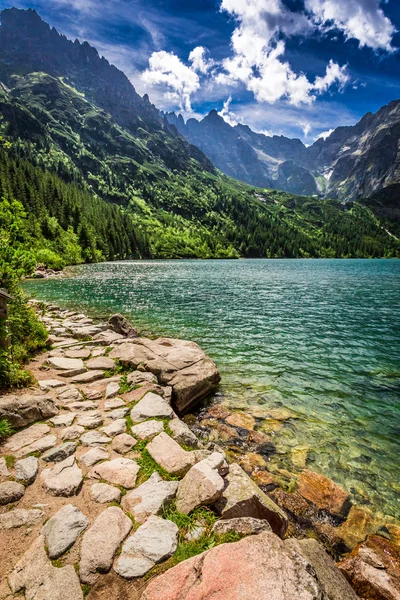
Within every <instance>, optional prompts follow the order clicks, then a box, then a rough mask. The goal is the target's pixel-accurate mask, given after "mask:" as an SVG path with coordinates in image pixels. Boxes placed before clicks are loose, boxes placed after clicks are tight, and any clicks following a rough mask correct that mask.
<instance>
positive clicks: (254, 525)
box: [211, 517, 272, 535]
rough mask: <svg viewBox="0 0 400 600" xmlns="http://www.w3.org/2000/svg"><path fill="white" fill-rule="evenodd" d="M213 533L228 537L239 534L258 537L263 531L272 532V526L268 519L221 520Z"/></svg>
mask: <svg viewBox="0 0 400 600" xmlns="http://www.w3.org/2000/svg"><path fill="white" fill-rule="evenodd" d="M211 531H212V533H215V534H216V535H226V534H227V533H239V534H240V535H257V534H259V533H262V532H263V531H272V529H271V525H270V524H269V523H268V521H267V520H266V519H254V518H253V517H238V518H237V519H220V520H219V521H217V522H216V523H214V525H213V528H212V530H211Z"/></svg>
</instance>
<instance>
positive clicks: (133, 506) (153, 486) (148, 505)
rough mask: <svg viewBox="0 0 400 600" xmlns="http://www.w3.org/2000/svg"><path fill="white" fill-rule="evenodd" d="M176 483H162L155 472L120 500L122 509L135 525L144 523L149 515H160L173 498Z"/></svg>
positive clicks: (176, 486) (176, 487)
mask: <svg viewBox="0 0 400 600" xmlns="http://www.w3.org/2000/svg"><path fill="white" fill-rule="evenodd" d="M177 489H178V482H177V481H164V480H163V479H162V478H161V476H160V475H159V474H158V473H157V472H155V473H153V474H152V475H151V476H150V477H149V479H148V480H147V481H145V482H144V483H142V485H140V486H139V487H138V488H137V489H135V490H133V491H132V492H129V493H128V494H126V495H125V496H124V497H123V498H122V507H123V508H124V509H125V510H126V511H127V512H130V513H131V514H132V515H133V517H134V519H135V521H136V522H137V523H144V522H145V521H146V520H147V519H148V518H149V517H151V515H161V514H162V512H163V507H165V508H168V506H169V505H170V504H171V502H172V500H173V499H174V498H175V495H176V492H177Z"/></svg>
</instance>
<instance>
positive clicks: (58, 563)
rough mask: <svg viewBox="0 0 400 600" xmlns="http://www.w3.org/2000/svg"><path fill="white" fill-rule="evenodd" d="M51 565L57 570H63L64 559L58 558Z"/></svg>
mask: <svg viewBox="0 0 400 600" xmlns="http://www.w3.org/2000/svg"><path fill="white" fill-rule="evenodd" d="M51 564H52V565H53V567H57V569H61V568H62V567H63V566H64V563H63V560H62V558H56V560H52V561H51Z"/></svg>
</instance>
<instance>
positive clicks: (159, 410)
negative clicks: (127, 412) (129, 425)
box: [131, 392, 174, 423]
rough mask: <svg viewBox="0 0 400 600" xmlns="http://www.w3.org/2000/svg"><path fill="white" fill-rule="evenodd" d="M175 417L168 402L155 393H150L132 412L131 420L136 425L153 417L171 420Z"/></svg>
mask: <svg viewBox="0 0 400 600" xmlns="http://www.w3.org/2000/svg"><path fill="white" fill-rule="evenodd" d="M173 416H174V411H173V410H172V408H171V406H170V405H169V403H168V402H167V400H165V398H162V397H161V396H159V395H158V394H154V393H153V392H148V393H147V394H146V395H145V396H144V398H142V399H141V400H140V401H139V402H138V403H137V404H136V406H134V407H133V408H132V410H131V419H132V421H133V422H134V423H140V422H142V421H146V420H147V419H151V418H153V417H161V418H167V419H171V418H172V417H173Z"/></svg>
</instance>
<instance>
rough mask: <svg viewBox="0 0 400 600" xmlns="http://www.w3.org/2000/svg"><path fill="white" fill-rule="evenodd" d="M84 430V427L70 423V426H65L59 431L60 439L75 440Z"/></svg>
mask: <svg viewBox="0 0 400 600" xmlns="http://www.w3.org/2000/svg"><path fill="white" fill-rule="evenodd" d="M84 431H85V428H84V427H81V426H80V425H72V426H71V427H66V428H65V429H63V431H62V432H61V439H62V440H76V438H78V437H79V436H80V435H82V433H83V432H84Z"/></svg>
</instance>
